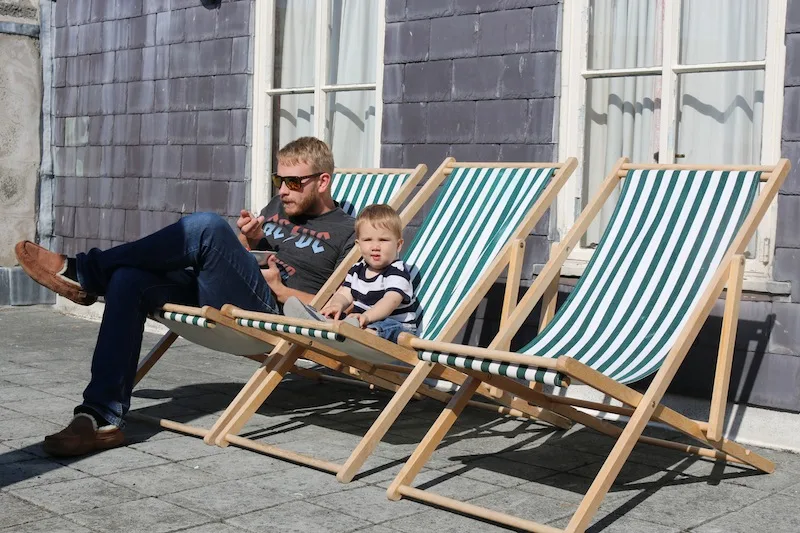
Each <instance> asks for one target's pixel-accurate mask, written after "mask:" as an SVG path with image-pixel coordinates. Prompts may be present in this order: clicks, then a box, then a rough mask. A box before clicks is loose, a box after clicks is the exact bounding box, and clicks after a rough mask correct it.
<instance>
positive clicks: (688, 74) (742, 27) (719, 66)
mask: <svg viewBox="0 0 800 533" xmlns="http://www.w3.org/2000/svg"><path fill="white" fill-rule="evenodd" d="M785 19H786V0H681V1H673V0H615V1H609V0H577V1H574V2H566V3H565V4H564V17H563V20H564V31H563V39H564V41H563V43H564V44H563V46H562V48H563V50H564V54H563V56H562V73H563V74H562V103H561V125H562V127H561V133H560V135H561V136H560V139H559V146H560V156H561V158H562V159H563V158H564V157H567V156H570V155H575V156H578V158H579V160H580V162H581V166H580V167H579V168H578V169H577V170H576V172H575V175H574V176H573V178H572V180H571V182H570V184H568V185H567V187H566V188H565V189H566V190H565V194H564V195H562V197H561V198H560V199H559V206H558V230H559V232H560V234H561V235H564V234H565V232H566V231H567V230H568V229H569V227H570V226H571V225H572V223H573V221H574V220H575V218H576V216H577V214H578V213H579V212H580V210H581V209H582V208H583V207H584V206H585V205H586V203H587V202H588V199H589V198H591V197H592V195H593V193H594V191H595V190H596V189H597V187H598V186H599V184H600V183H601V181H602V180H603V178H604V177H605V175H606V174H607V173H608V171H609V170H610V169H611V166H612V165H613V164H614V162H615V161H616V160H617V159H618V158H619V157H622V156H626V157H628V158H629V159H630V160H631V161H632V162H634V163H651V162H658V163H687V164H690V163H705V164H773V163H775V162H776V161H777V160H778V158H779V157H780V131H781V118H782V114H783V70H784V59H785V46H784V43H783V39H784V33H785ZM612 209H613V203H611V206H608V205H607V206H606V208H605V209H604V210H603V211H602V212H601V213H600V214H599V215H598V217H597V219H596V222H595V223H594V224H593V226H592V227H591V228H590V229H589V231H588V232H587V235H586V237H585V238H584V239H583V242H582V243H581V246H580V247H579V248H578V249H576V250H575V252H574V253H573V254H572V256H571V257H570V262H569V265H570V268H569V269H568V271H569V270H572V271H573V273H577V272H578V271H580V270H582V267H583V265H585V263H586V261H587V260H588V258H589V257H590V256H591V251H592V248H593V247H594V246H595V245H596V243H597V241H598V240H599V238H600V235H601V234H602V231H603V230H604V228H605V225H606V223H607V221H608V219H609V217H610V216H611V211H612ZM775 218H776V206H774V205H773V206H772V208H771V211H770V213H769V214H768V215H767V217H765V221H764V223H762V225H761V227H760V228H759V231H758V233H757V234H756V236H755V238H754V239H753V242H751V243H750V246H749V248H748V251H747V266H746V271H747V274H746V275H747V279H748V280H749V281H750V287H751V288H756V289H757V290H759V289H763V290H780V288H777V289H776V287H777V285H776V284H775V283H774V282H771V281H770V278H771V272H772V258H773V253H774V246H775ZM758 280H761V282H759V281H758ZM759 283H760V284H759Z"/></svg>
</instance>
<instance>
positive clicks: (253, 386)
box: [203, 348, 303, 447]
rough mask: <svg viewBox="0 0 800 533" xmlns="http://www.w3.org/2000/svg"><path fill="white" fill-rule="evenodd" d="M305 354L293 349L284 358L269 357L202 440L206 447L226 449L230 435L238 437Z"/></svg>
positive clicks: (281, 356)
mask: <svg viewBox="0 0 800 533" xmlns="http://www.w3.org/2000/svg"><path fill="white" fill-rule="evenodd" d="M302 352H303V350H302V349H299V348H290V349H289V350H288V352H287V353H286V354H285V355H280V354H275V355H273V356H272V357H270V359H269V361H267V362H266V363H265V364H264V366H262V367H261V368H259V369H258V370H256V372H255V373H254V374H253V375H252V376H251V377H250V380H249V381H248V382H247V384H246V385H245V386H244V387H243V388H242V390H240V391H239V394H238V395H237V396H236V398H235V399H234V400H233V402H231V404H230V405H229V406H228V408H227V409H226V410H225V412H224V413H223V414H222V415H221V416H220V417H219V418H218V419H217V421H216V422H215V423H214V425H213V426H212V428H211V430H210V431H209V432H208V435H206V436H205V438H204V439H203V440H204V441H205V442H206V443H207V444H216V445H217V446H221V447H225V446H227V445H228V441H227V440H226V439H225V437H226V436H227V435H229V434H234V435H235V434H237V433H238V432H239V430H241V429H242V427H243V426H244V425H245V424H246V423H247V421H248V420H250V417H252V416H253V414H254V413H255V412H256V410H257V409H258V408H259V407H260V406H261V404H263V403H264V401H265V400H266V399H267V397H268V396H269V395H270V394H271V393H272V391H274V390H275V388H276V387H277V386H278V384H279V383H280V382H281V381H283V378H284V376H285V375H286V373H287V372H288V371H289V370H290V369H291V368H292V366H293V365H294V363H295V361H297V360H298V359H299V358H300V356H301V355H302Z"/></svg>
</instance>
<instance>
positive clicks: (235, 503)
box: [161, 480, 298, 518]
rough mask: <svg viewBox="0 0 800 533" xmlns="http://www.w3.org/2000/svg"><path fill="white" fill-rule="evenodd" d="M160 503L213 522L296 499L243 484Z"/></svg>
mask: <svg viewBox="0 0 800 533" xmlns="http://www.w3.org/2000/svg"><path fill="white" fill-rule="evenodd" d="M161 499H162V500H165V501H168V502H172V503H174V504H176V505H180V506H181V507H185V508H186V509H192V510H194V511H197V512H199V513H203V514H205V515H208V516H211V517H214V518H230V517H233V516H237V515H241V514H245V513H249V512H251V511H256V510H259V509H264V508H266V507H271V506H273V505H278V504H281V503H284V502H288V501H291V500H295V499H298V498H297V497H296V496H293V495H292V494H289V492H288V491H286V490H278V489H276V490H272V491H269V492H265V491H262V490H260V487H258V485H256V484H254V483H250V482H249V481H248V480H246V481H225V482H222V483H211V484H206V485H203V486H200V487H197V488H194V489H189V490H184V491H182V492H177V493H174V494H166V495H164V496H163V497H162V498H161Z"/></svg>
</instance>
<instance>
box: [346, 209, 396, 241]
mask: <svg viewBox="0 0 800 533" xmlns="http://www.w3.org/2000/svg"><path fill="white" fill-rule="evenodd" d="M364 224H369V225H371V226H373V227H376V228H385V229H388V230H389V231H391V232H392V233H393V234H394V236H395V237H397V238H398V239H400V238H402V236H403V227H402V226H403V223H402V222H401V221H400V215H398V214H397V211H395V210H394V209H393V208H392V207H391V206H389V205H386V204H372V205H368V206H367V207H365V208H364V210H363V211H361V213H359V214H358V217H357V218H356V238H357V237H358V234H359V230H360V229H361V226H363V225H364Z"/></svg>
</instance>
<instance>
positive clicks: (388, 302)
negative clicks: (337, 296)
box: [350, 291, 403, 328]
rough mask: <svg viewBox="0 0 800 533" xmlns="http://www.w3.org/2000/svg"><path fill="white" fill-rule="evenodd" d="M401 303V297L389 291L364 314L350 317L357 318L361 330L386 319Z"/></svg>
mask: <svg viewBox="0 0 800 533" xmlns="http://www.w3.org/2000/svg"><path fill="white" fill-rule="evenodd" d="M401 303H403V295H402V294H400V293H398V292H395V291H390V292H387V293H386V294H384V295H383V298H381V299H380V300H378V303H376V304H375V305H373V306H372V307H370V308H369V310H367V311H366V312H364V313H361V314H358V315H350V316H357V317H358V322H359V323H360V324H361V327H362V328H363V327H366V326H367V325H368V324H372V323H373V322H377V321H379V320H383V319H384V318H386V317H388V316H389V315H391V314H392V312H394V310H395V309H397V308H398V307H399V306H400V304H401Z"/></svg>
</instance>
